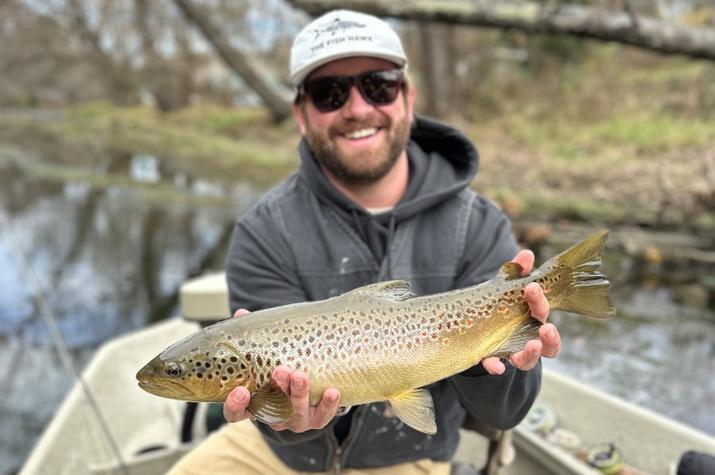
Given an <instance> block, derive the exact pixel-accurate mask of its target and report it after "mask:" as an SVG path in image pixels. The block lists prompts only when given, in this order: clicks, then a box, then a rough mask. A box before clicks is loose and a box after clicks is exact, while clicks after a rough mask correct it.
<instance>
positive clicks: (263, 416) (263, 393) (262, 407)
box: [246, 381, 293, 424]
mask: <svg viewBox="0 0 715 475" xmlns="http://www.w3.org/2000/svg"><path fill="white" fill-rule="evenodd" d="M246 409H247V411H248V412H249V413H250V414H251V416H252V417H254V418H256V419H258V420H259V421H261V422H263V423H266V424H278V423H280V422H285V421H287V420H288V419H290V417H291V416H292V415H293V404H291V402H290V399H289V398H288V395H287V394H286V393H284V392H283V391H281V388H280V387H278V385H276V384H275V383H274V382H273V381H270V382H269V383H267V384H265V385H263V386H262V387H261V388H259V389H257V390H256V391H255V392H253V393H252V394H251V401H250V402H249V403H248V407H247V408H246Z"/></svg>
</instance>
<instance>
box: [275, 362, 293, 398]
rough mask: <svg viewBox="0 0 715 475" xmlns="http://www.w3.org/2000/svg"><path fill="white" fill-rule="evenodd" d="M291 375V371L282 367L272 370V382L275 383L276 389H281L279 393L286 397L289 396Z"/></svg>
mask: <svg viewBox="0 0 715 475" xmlns="http://www.w3.org/2000/svg"><path fill="white" fill-rule="evenodd" d="M292 375H293V371H292V370H291V369H290V368H289V367H287V366H283V365H281V366H277V367H276V368H275V369H274V370H273V373H271V377H272V378H273V381H275V382H276V384H277V385H278V387H279V388H281V391H283V392H284V393H286V394H288V395H290V380H291V376H292Z"/></svg>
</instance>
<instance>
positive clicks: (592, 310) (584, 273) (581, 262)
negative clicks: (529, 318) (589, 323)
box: [544, 231, 616, 318]
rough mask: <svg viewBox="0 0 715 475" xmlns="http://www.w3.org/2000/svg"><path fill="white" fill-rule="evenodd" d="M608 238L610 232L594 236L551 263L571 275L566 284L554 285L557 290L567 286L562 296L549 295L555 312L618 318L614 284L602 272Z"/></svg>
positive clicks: (601, 232)
mask: <svg viewBox="0 0 715 475" xmlns="http://www.w3.org/2000/svg"><path fill="white" fill-rule="evenodd" d="M607 236H608V231H600V232H598V233H596V234H593V235H592V236H590V237H588V238H586V239H585V240H583V241H582V242H580V243H579V244H576V245H575V246H573V247H572V248H570V249H567V250H566V251H564V252H563V253H561V254H559V255H558V256H555V257H553V258H552V259H551V260H550V261H549V262H547V264H549V263H550V264H552V265H553V266H554V268H555V270H556V271H557V272H559V273H562V271H563V270H567V271H569V272H567V273H566V274H565V278H564V279H563V281H564V282H557V283H555V284H554V287H560V286H562V285H563V286H564V287H565V288H563V290H562V291H561V292H559V291H556V289H554V290H555V291H554V295H550V294H547V298H548V299H549V302H551V303H552V308H555V309H558V310H564V311H566V312H573V313H580V314H582V315H586V316H588V317H592V318H610V317H613V316H614V315H615V314H616V309H615V308H614V307H613V304H612V303H611V298H610V296H609V292H608V290H609V285H610V282H609V281H608V279H607V278H606V276H604V275H603V274H602V273H601V272H599V271H598V268H599V267H600V266H601V252H602V251H603V246H604V244H605V242H606V237H607ZM547 264H544V265H545V266H546V265H547ZM564 284H565V285H564Z"/></svg>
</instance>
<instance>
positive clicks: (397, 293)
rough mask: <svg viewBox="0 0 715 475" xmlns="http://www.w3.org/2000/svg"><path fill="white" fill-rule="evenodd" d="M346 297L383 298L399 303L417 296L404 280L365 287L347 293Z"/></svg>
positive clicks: (377, 283)
mask: <svg viewBox="0 0 715 475" xmlns="http://www.w3.org/2000/svg"><path fill="white" fill-rule="evenodd" d="M345 295H353V296H357V297H361V298H364V297H382V298H387V299H390V300H397V301H402V300H407V299H409V298H412V297H414V296H415V294H413V293H412V291H411V290H410V283H409V282H407V281H404V280H388V281H385V282H376V283H374V284H368V285H363V286H362V287H358V288H357V289H353V290H351V291H350V292H346V293H345Z"/></svg>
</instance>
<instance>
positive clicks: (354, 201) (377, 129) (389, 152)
mask: <svg viewBox="0 0 715 475" xmlns="http://www.w3.org/2000/svg"><path fill="white" fill-rule="evenodd" d="M406 67H407V57H406V55H405V53H404V50H403V47H402V44H401V42H400V39H399V37H398V36H397V34H396V33H395V32H394V31H393V30H392V29H391V28H390V26H389V25H388V24H386V23H385V22H383V21H382V20H380V19H378V18H375V17H373V16H369V15H364V14H361V13H357V12H352V11H345V10H340V11H333V12H330V13H327V14H326V15H324V16H322V17H320V18H318V19H316V20H314V21H313V22H312V23H310V24H309V25H308V26H306V27H305V28H304V29H303V30H302V31H301V32H300V33H299V34H298V35H297V37H296V39H295V41H294V44H293V48H292V54H291V80H292V82H293V84H294V85H295V87H296V98H295V104H294V115H295V119H296V121H297V124H298V127H299V129H300V132H301V134H302V136H303V139H302V140H301V143H300V145H299V153H300V159H301V164H300V168H299V170H298V171H297V172H296V173H295V174H294V175H292V176H291V177H289V178H288V179H287V180H285V181H284V182H282V183H281V184H279V185H278V186H277V187H275V188H274V189H272V190H271V191H269V192H268V193H267V194H266V195H265V196H263V197H262V198H261V199H260V200H259V201H258V203H257V204H256V205H255V206H253V207H252V208H251V209H250V210H249V211H248V212H247V213H246V214H245V215H244V216H242V217H241V218H240V220H239V221H238V223H237V225H236V229H235V233H234V236H233V241H232V244H231V248H230V252H229V258H228V264H227V279H228V284H229V294H230V304H231V308H232V309H233V310H234V311H236V313H237V315H239V318H240V314H241V313H244V312H245V311H246V310H243V309H247V310H250V311H255V310H260V309H265V308H269V307H275V306H278V305H284V304H290V303H295V302H300V301H309V300H321V299H326V298H329V297H333V296H336V295H340V294H342V293H344V292H347V291H349V290H352V289H354V288H356V287H359V286H362V285H367V284H370V283H373V282H379V281H384V280H391V279H403V280H406V281H409V282H410V283H411V286H412V290H413V291H414V292H415V293H416V294H431V293H437V292H444V291H447V290H451V289H457V288H461V287H466V286H470V285H476V284H478V283H480V282H483V281H485V280H488V279H490V278H492V277H494V275H495V274H496V273H497V271H498V270H499V268H500V266H501V265H502V264H503V263H504V262H505V261H509V260H511V259H514V260H516V261H518V262H519V263H520V264H522V266H523V267H524V268H525V269H526V270H527V271H528V270H530V269H531V267H532V266H533V259H534V257H533V254H532V253H530V252H529V251H522V252H520V253H518V254H517V251H518V248H517V245H516V243H515V240H514V238H513V236H512V233H511V228H510V223H509V220H508V219H507V218H506V216H505V215H504V214H503V213H502V212H501V211H500V210H499V209H497V208H496V207H495V206H494V205H493V204H492V203H490V202H489V201H488V200H487V199H485V198H484V197H482V196H480V195H478V194H476V193H474V192H473V191H472V190H471V189H470V188H469V185H470V183H471V182H472V180H473V179H474V177H475V175H476V172H477V164H478V154H477V150H476V148H475V147H474V145H472V144H471V143H470V142H469V140H468V139H467V138H466V137H465V136H464V135H462V134H461V133H460V132H458V131H457V130H455V129H453V128H451V127H449V126H447V125H445V124H442V123H439V122H436V121H434V120H430V119H428V118H425V117H419V116H416V115H415V114H414V105H415V97H416V90H415V87H414V86H413V85H412V83H411V82H410V80H409V78H408V77H407V75H406ZM515 256H516V257H515ZM525 297H526V300H527V302H528V303H529V307H530V309H531V312H532V315H533V316H534V317H535V318H538V319H539V320H541V321H542V322H544V321H545V320H546V318H547V316H548V313H549V304H548V302H547V301H546V298H545V297H544V294H543V292H542V290H541V288H540V287H539V286H538V284H530V285H529V286H527V288H526V289H525ZM238 309H241V310H238ZM559 347H560V339H559V334H558V331H557V330H556V328H555V327H554V326H553V325H552V324H548V323H547V324H544V325H542V327H541V331H540V339H538V340H533V341H530V342H528V343H527V344H526V346H525V348H524V350H523V351H520V352H518V353H516V354H514V355H512V356H511V358H510V359H509V361H501V360H499V359H498V358H486V359H485V360H483V361H482V362H481V363H480V364H478V365H476V366H474V367H472V368H470V369H468V370H466V371H464V372H462V373H460V374H457V375H455V376H452V377H450V378H447V379H445V380H442V381H438V382H436V383H434V384H432V385H430V386H429V387H427V389H428V390H429V391H430V393H431V395H432V398H433V400H434V406H435V416H436V420H437V427H438V430H437V434H436V435H433V436H432V435H426V434H424V433H421V432H418V431H416V430H413V429H411V428H410V427H407V426H405V425H404V424H403V423H402V422H401V421H400V420H399V419H397V418H396V417H394V414H392V413H391V411H390V410H389V409H388V408H386V406H385V405H384V404H383V403H375V404H367V405H363V406H359V407H356V408H352V410H351V411H349V412H348V413H347V414H345V415H341V416H336V411H337V409H338V407H339V405H340V392H339V391H338V390H337V389H335V388H330V389H327V390H326V391H325V392H324V393H323V398H322V400H321V401H320V403H319V404H318V405H317V406H315V407H313V406H310V405H309V403H308V392H309V387H310V381H309V380H308V377H307V375H306V374H305V373H303V372H301V371H293V370H292V369H291V368H289V367H286V366H281V367H278V368H277V369H276V370H275V371H274V372H273V379H274V380H275V381H276V383H277V384H278V385H279V386H280V387H281V389H282V390H283V391H284V392H286V393H287V394H288V395H289V397H290V399H291V402H292V403H293V406H294V415H293V416H292V418H291V419H290V420H288V421H287V422H285V423H281V424H275V425H266V424H263V423H261V422H255V423H251V422H250V421H246V420H245V419H247V418H248V417H249V414H248V413H247V412H246V407H247V406H248V403H249V401H250V397H251V396H250V394H249V392H248V390H247V389H246V388H244V387H239V388H236V389H235V390H234V391H232V393H231V394H230V395H229V397H228V399H227V400H226V403H225V405H224V415H225V417H226V419H227V420H228V421H229V422H233V424H228V425H226V426H224V427H223V428H222V429H221V430H219V431H217V432H216V433H214V434H213V435H211V436H210V437H209V438H208V439H207V440H206V441H204V442H203V443H202V444H201V445H200V446H199V447H198V448H196V449H195V450H194V451H192V452H191V453H189V455H188V456H187V457H185V458H184V459H183V460H182V461H180V462H179V464H178V465H177V466H176V467H174V470H173V471H172V472H171V473H172V474H204V473H205V474H209V473H210V474H217V473H220V474H223V473H226V474H228V473H251V474H270V475H274V474H295V473H305V472H327V471H334V470H337V469H342V470H344V473H347V474H368V473H369V474H401V473H405V474H408V473H421V474H425V473H428V474H443V475H444V474H448V473H449V470H450V460H451V458H452V456H453V454H454V452H455V450H456V447H457V443H458V441H459V433H458V429H459V427H460V426H461V424H462V421H463V420H464V417H465V414H466V413H469V414H470V415H471V416H472V417H473V418H476V419H478V420H480V421H482V422H483V423H484V424H487V425H489V426H491V427H494V428H497V429H508V428H511V427H514V426H515V425H516V424H517V423H519V421H521V419H522V418H523V417H524V416H525V415H526V413H527V411H528V410H529V408H530V407H531V405H532V403H533V401H534V399H535V397H536V394H537V392H538V389H539V384H540V379H541V367H540V357H541V356H547V357H555V356H556V355H557V354H558V352H559ZM238 421H243V422H238ZM236 422H238V423H236ZM333 473H334V472H333Z"/></svg>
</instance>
